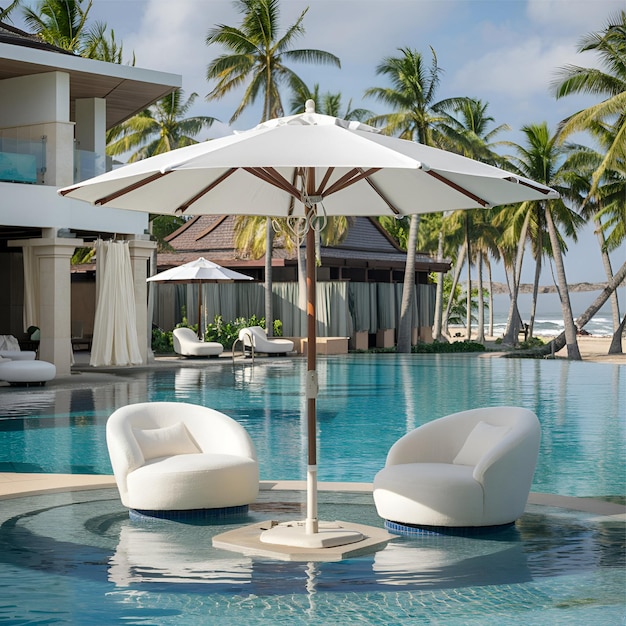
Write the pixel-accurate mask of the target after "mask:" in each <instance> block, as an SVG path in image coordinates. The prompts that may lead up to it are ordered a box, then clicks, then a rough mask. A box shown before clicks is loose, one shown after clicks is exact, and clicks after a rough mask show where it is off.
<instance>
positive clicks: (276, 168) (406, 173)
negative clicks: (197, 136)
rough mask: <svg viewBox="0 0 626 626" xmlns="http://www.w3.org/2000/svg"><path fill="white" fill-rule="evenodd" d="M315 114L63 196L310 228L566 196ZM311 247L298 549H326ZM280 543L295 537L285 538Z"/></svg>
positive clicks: (147, 163) (139, 166)
mask: <svg viewBox="0 0 626 626" xmlns="http://www.w3.org/2000/svg"><path fill="white" fill-rule="evenodd" d="M305 108H306V110H305V112H304V113H302V114H299V115H293V116H289V117H284V118H278V119H274V120H270V121H268V122H265V123H262V124H260V125H258V126H257V127H255V128H253V129H251V130H248V131H244V132H240V133H236V134H233V135H229V136H227V137H222V138H219V139H214V140H212V141H208V142H204V143H199V144H195V145H192V146H188V147H185V148H180V149H178V150H173V151H172V152H168V153H166V154H162V155H158V156H155V157H152V158H149V159H146V160H144V161H139V162H137V163H133V164H131V165H128V166H125V167H122V168H119V169H117V170H115V171H112V172H109V173H107V174H103V175H101V176H98V177H96V178H92V179H90V180H87V181H84V182H82V183H78V184H76V185H72V186H70V187H66V188H64V189H61V190H60V191H59V193H61V194H62V195H64V196H68V197H70V198H77V199H80V200H85V201H87V202H90V203H91V204H94V205H98V206H108V207H116V208H121V209H131V210H136V211H145V212H150V213H165V214H175V215H181V214H190V215H199V214H211V215H224V214H230V215H232V214H244V215H258V216H275V217H286V218H296V217H299V218H303V217H304V218H306V222H307V223H308V224H309V225H310V224H311V222H312V221H313V220H314V219H315V218H316V217H318V216H322V217H323V216H325V215H345V216H350V215H366V216H367V215H370V216H381V215H396V216H402V215H410V214H414V213H430V212H439V211H449V210H455V209H472V208H485V207H491V206H498V205H504V204H510V203H516V202H522V201H524V200H544V199H549V198H557V197H558V194H557V193H556V192H555V191H554V190H553V189H550V188H549V187H546V186H544V185H541V184H539V183H536V182H534V181H532V180H529V179H526V178H523V177H520V176H516V175H514V174H511V173H510V172H507V171H505V170H502V169H499V168H496V167H492V166H490V165H486V164H484V163H480V162H477V161H473V160H471V159H467V158H465V157H462V156H460V155H457V154H453V153H450V152H446V151H443V150H438V149H436V148H430V147H428V146H424V145H421V144H418V143H414V142H412V141H407V140H403V139H397V138H395V137H388V136H385V135H382V134H380V133H379V131H378V130H377V129H375V128H373V127H371V126H367V125H365V124H361V123H359V122H349V121H346V120H341V119H337V118H334V117H331V116H326V115H320V114H317V113H315V111H314V103H313V101H311V100H309V101H307V103H306V107H305ZM306 246H307V337H308V350H307V354H308V362H307V368H308V372H307V383H306V398H307V414H308V419H307V421H308V469H307V485H308V487H307V493H308V495H307V518H306V521H305V523H304V525H303V526H304V533H303V536H302V537H300V536H298V537H296V538H295V539H293V542H294V544H293V545H305V546H308V547H310V546H316V545H319V544H318V543H316V542H317V541H318V540H320V539H321V538H320V537H319V536H317V537H316V535H321V534H322V533H321V530H319V529H318V520H317V445H316V407H315V402H316V397H317V386H318V385H317V374H316V366H315V362H316V346H315V344H316V329H315V292H316V288H315V259H314V229H313V228H308V230H307V238H306ZM272 530H273V529H272ZM298 530H299V529H298ZM268 532H271V531H268ZM294 535H297V532H296V531H294ZM304 535H306V536H304ZM277 536H278V537H279V539H278V541H284V542H285V543H288V542H291V541H292V539H291V538H284V536H283V534H281V532H279V533H277ZM358 540H359V539H358V538H351V539H350V538H346V539H345V542H346V543H348V542H349V541H358ZM267 541H274V539H273V538H272V539H270V538H267ZM331 541H334V539H333V540H331ZM337 541H341V539H338V540H337ZM300 542H301V543H300ZM320 543H323V539H321V541H320ZM335 545H336V544H335Z"/></svg>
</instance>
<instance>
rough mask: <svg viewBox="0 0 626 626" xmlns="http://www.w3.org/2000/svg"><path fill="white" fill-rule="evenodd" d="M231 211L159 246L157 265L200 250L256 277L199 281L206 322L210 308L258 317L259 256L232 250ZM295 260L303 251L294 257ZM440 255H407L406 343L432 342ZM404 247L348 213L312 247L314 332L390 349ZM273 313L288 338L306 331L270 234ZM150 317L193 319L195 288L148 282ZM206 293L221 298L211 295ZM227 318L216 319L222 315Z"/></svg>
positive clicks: (288, 262) (278, 245) (196, 221)
mask: <svg viewBox="0 0 626 626" xmlns="http://www.w3.org/2000/svg"><path fill="white" fill-rule="evenodd" d="M235 219H236V218H235V217H233V216H208V215H203V216H198V217H195V218H192V219H191V220H189V221H188V222H186V223H185V224H184V225H183V226H181V227H180V228H179V229H178V230H177V231H176V232H174V233H172V234H171V235H170V236H169V237H168V238H167V243H168V244H169V245H170V246H171V248H172V251H170V252H159V254H158V257H157V265H158V269H159V271H163V270H166V269H169V268H170V267H174V266H178V265H182V264H183V263H188V262H189V261H193V260H195V259H197V258H198V257H200V256H204V257H206V258H207V259H209V260H211V261H213V262H215V263H219V264H220V265H223V266H225V267H228V268H230V269H233V270H236V271H238V272H243V273H245V274H247V275H248V276H252V277H253V278H254V279H255V281H256V282H251V283H248V282H244V283H238V284H237V283H235V284H226V285H219V286H216V285H213V286H206V291H207V294H206V298H205V301H206V303H207V305H206V307H205V308H206V310H207V320H206V321H209V322H210V321H213V315H214V314H218V313H219V314H222V317H224V315H228V311H230V312H231V315H232V316H249V315H256V316H257V317H262V316H263V315H264V305H263V302H264V293H263V291H262V287H263V285H262V283H263V282H264V280H265V258H264V257H261V258H259V259H254V258H251V256H250V255H249V254H246V253H245V252H243V251H241V250H238V249H237V247H236V245H235V243H234V240H235V233H234V225H235ZM300 261H301V262H302V261H303V255H301V257H300ZM449 269H450V263H449V262H448V261H436V260H435V259H433V258H432V257H431V256H429V255H427V254H417V255H416V258H415V267H414V280H415V294H414V303H413V316H412V320H413V333H412V338H413V343H416V342H417V341H425V342H430V341H432V325H433V321H434V319H433V318H434V308H435V285H434V284H433V283H432V282H431V281H430V280H429V273H431V272H447V271H448V270H449ZM405 270H406V252H404V251H403V250H402V249H401V248H400V247H399V246H398V244H397V243H396V242H395V241H394V240H393V238H392V237H391V236H390V235H389V234H388V233H387V232H386V231H385V229H384V228H382V227H381V225H380V224H379V223H378V220H376V219H374V218H369V217H354V218H349V219H348V228H347V232H346V236H345V237H344V239H343V240H342V241H341V242H339V243H336V244H333V245H321V246H320V259H319V265H318V268H317V284H318V300H319V302H318V332H319V334H320V335H321V336H343V335H346V336H349V337H350V340H351V341H350V344H351V347H352V348H358V349H361V348H368V347H374V346H378V347H391V346H393V345H395V340H396V337H395V333H396V330H397V328H398V325H399V316H400V308H401V307H400V305H401V301H402V290H403V283H404V274H405ZM272 284H273V293H274V298H273V301H274V307H273V308H274V319H280V320H281V321H282V323H283V332H284V334H285V335H287V336H290V337H298V336H303V335H305V334H306V332H305V327H304V319H303V317H302V316H301V315H300V314H299V311H300V308H299V304H298V293H299V290H298V289H297V285H298V250H297V248H295V247H293V246H292V247H287V246H285V240H284V238H282V237H280V236H277V237H276V239H275V242H274V250H273V253H272ZM156 290H157V294H158V297H157V298H156V303H155V316H154V321H155V323H156V324H157V325H158V326H160V327H161V328H164V329H170V328H172V327H173V326H174V325H175V324H176V323H179V322H180V321H181V317H182V314H181V312H182V311H183V310H184V311H185V314H186V317H187V319H188V321H189V322H190V323H196V322H197V319H196V318H197V315H196V312H197V306H196V300H195V298H196V296H197V293H198V291H197V289H196V288H195V287H193V288H186V287H185V286H184V285H165V284H163V283H160V284H158V286H156ZM211 291H213V292H218V291H219V292H221V297H218V296H215V295H214V297H213V298H211V295H212V293H211ZM228 319H230V318H228V317H224V320H225V321H227V320H228Z"/></svg>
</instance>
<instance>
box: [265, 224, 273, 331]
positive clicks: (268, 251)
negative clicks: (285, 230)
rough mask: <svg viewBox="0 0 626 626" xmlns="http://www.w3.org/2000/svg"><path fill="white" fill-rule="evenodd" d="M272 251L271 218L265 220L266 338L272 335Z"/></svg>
mask: <svg viewBox="0 0 626 626" xmlns="http://www.w3.org/2000/svg"><path fill="white" fill-rule="evenodd" d="M273 249H274V227H273V226H272V218H271V217H267V218H266V219H265V330H266V332H267V336H268V337H272V336H273V335H274V319H273V317H272V316H273V313H272V251H273Z"/></svg>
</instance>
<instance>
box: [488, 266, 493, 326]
mask: <svg viewBox="0 0 626 626" xmlns="http://www.w3.org/2000/svg"><path fill="white" fill-rule="evenodd" d="M487 276H488V278H489V282H488V283H487V284H488V289H489V336H490V337H493V275H492V274H491V263H490V262H489V261H487Z"/></svg>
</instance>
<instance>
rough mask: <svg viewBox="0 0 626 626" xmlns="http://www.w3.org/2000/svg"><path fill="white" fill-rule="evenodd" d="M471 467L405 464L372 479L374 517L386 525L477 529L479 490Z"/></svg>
mask: <svg viewBox="0 0 626 626" xmlns="http://www.w3.org/2000/svg"><path fill="white" fill-rule="evenodd" d="M472 473H473V467H470V466H468V465H454V464H451V463H450V464H449V463H407V464H403V465H391V466H389V467H385V468H384V469H382V470H380V472H378V474H376V477H375V478H374V502H375V503H376V509H377V511H378V514H379V515H380V516H381V517H382V518H384V519H386V520H390V521H394V522H401V523H403V524H417V525H424V526H477V525H480V524H481V522H482V518H483V488H482V485H481V484H480V483H478V482H476V481H475V480H474V478H473V476H472Z"/></svg>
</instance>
